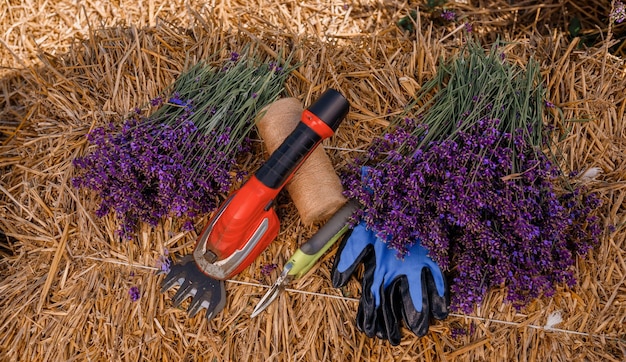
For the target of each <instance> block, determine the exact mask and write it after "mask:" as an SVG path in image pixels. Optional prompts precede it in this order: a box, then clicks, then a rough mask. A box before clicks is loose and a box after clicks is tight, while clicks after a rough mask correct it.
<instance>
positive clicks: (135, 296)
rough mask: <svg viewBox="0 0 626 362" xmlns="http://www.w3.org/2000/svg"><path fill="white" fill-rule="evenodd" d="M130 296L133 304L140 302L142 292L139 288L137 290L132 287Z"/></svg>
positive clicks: (129, 292) (129, 291)
mask: <svg viewBox="0 0 626 362" xmlns="http://www.w3.org/2000/svg"><path fill="white" fill-rule="evenodd" d="M128 295H129V296H130V300H132V301H133V302H136V301H138V300H139V298H141V292H139V288H137V287H136V286H132V287H130V289H129V290H128Z"/></svg>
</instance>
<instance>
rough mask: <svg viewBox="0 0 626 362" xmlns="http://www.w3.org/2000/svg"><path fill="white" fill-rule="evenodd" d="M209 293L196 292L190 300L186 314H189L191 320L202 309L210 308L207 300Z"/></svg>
mask: <svg viewBox="0 0 626 362" xmlns="http://www.w3.org/2000/svg"><path fill="white" fill-rule="evenodd" d="M210 294H211V292H198V293H196V295H195V296H194V297H193V299H192V300H191V304H189V309H187V312H188V313H189V317H191V318H193V317H194V316H195V315H196V314H198V312H199V311H201V310H202V308H207V309H208V308H209V307H211V303H210V302H209V300H208V298H210Z"/></svg>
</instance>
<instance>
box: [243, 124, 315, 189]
mask: <svg viewBox="0 0 626 362" xmlns="http://www.w3.org/2000/svg"><path fill="white" fill-rule="evenodd" d="M321 140H322V137H321V136H320V135H318V134H317V133H315V131H313V130H312V129H311V128H310V127H309V126H307V125H306V124H304V123H302V122H300V123H298V125H297V126H296V129H294V130H293V132H291V134H290V135H289V136H287V138H286V139H285V140H284V141H283V143H282V144H281V145H280V146H279V147H278V148H277V149H276V150H275V151H274V152H273V153H272V155H271V156H270V158H269V159H268V160H267V161H266V162H265V163H264V164H263V166H261V168H260V169H259V170H258V171H257V172H256V174H255V176H256V177H257V179H259V181H261V182H262V183H263V184H264V185H265V186H267V187H269V188H272V189H279V188H281V187H282V186H283V185H284V184H285V182H287V180H288V179H289V177H290V176H291V175H292V174H293V173H294V172H295V170H296V168H297V167H298V165H299V164H300V163H301V162H302V161H303V160H304V158H305V157H306V155H307V154H308V153H309V152H310V151H311V150H313V148H314V147H315V145H316V144H317V143H318V142H320V141H321Z"/></svg>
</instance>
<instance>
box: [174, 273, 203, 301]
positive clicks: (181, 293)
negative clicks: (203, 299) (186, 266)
mask: <svg viewBox="0 0 626 362" xmlns="http://www.w3.org/2000/svg"><path fill="white" fill-rule="evenodd" d="M196 292H197V289H196V287H195V286H194V283H193V282H192V281H190V280H189V279H185V281H184V282H183V283H182V284H181V286H180V288H178V291H176V294H174V296H173V297H172V302H174V305H175V306H177V307H178V306H179V305H180V303H182V302H183V300H185V299H187V297H189V296H194V295H196Z"/></svg>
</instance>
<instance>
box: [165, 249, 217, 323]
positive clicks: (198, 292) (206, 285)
mask: <svg viewBox="0 0 626 362" xmlns="http://www.w3.org/2000/svg"><path fill="white" fill-rule="evenodd" d="M175 285H180V287H179V289H178V290H177V291H176V293H175V294H174V296H173V297H172V302H173V303H174V305H175V306H177V307H178V306H179V305H180V304H181V303H182V302H183V301H184V300H186V299H187V298H188V297H192V298H193V299H192V301H191V303H190V305H189V308H188V309H187V312H188V313H189V316H190V317H193V316H195V315H196V314H198V312H199V311H201V310H202V309H203V308H206V309H207V313H206V317H207V319H209V320H210V319H212V318H213V317H214V316H215V315H217V313H219V312H220V311H221V310H222V309H224V306H225V305H226V289H225V287H224V281H222V280H217V279H213V278H211V277H209V276H207V275H206V274H204V273H202V272H201V271H200V269H198V267H197V266H196V263H195V262H194V261H193V257H192V256H191V255H187V256H185V257H183V258H182V259H181V261H180V263H177V264H174V265H173V266H172V267H171V269H170V272H169V273H168V274H167V275H166V276H165V278H164V279H163V281H162V282H161V293H165V292H166V291H168V290H169V289H171V288H172V287H174V286H175Z"/></svg>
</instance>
